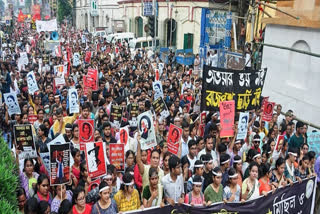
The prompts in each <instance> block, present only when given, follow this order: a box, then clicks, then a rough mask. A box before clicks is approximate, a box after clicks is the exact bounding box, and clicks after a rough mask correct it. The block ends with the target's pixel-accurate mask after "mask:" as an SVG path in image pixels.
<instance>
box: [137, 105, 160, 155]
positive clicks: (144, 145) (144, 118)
mask: <svg viewBox="0 0 320 214" xmlns="http://www.w3.org/2000/svg"><path fill="white" fill-rule="evenodd" d="M138 130H139V133H140V137H141V139H140V144H141V149H143V150H147V149H150V148H152V147H154V146H157V141H156V135H155V131H154V125H153V119H152V114H151V111H146V112H144V113H142V114H140V115H139V116H138Z"/></svg>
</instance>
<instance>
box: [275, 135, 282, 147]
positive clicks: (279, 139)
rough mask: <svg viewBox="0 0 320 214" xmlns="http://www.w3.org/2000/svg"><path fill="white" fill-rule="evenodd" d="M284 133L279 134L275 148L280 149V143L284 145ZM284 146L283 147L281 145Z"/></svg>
mask: <svg viewBox="0 0 320 214" xmlns="http://www.w3.org/2000/svg"><path fill="white" fill-rule="evenodd" d="M283 140H284V135H278V137H277V142H276V145H275V147H274V148H275V150H277V151H279V145H283ZM281 148H282V147H281Z"/></svg>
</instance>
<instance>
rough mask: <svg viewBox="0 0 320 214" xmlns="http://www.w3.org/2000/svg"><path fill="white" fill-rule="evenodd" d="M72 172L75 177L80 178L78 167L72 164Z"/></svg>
mask: <svg viewBox="0 0 320 214" xmlns="http://www.w3.org/2000/svg"><path fill="white" fill-rule="evenodd" d="M72 174H73V175H74V176H75V177H76V178H77V180H78V181H79V180H80V169H77V168H76V167H74V166H72Z"/></svg>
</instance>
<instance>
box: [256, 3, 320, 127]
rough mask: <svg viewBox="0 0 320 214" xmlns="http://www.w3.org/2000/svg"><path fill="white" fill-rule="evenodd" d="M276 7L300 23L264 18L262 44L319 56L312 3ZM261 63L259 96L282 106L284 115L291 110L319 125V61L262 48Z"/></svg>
mask: <svg viewBox="0 0 320 214" xmlns="http://www.w3.org/2000/svg"><path fill="white" fill-rule="evenodd" d="M277 7H278V8H280V9H282V10H284V11H286V12H287V13H289V14H292V15H294V16H298V17H300V19H299V20H295V19H293V18H291V17H289V16H286V15H284V14H282V13H279V12H277V13H276V16H275V17H273V18H265V19H264V20H263V22H264V23H265V24H266V25H267V27H266V30H265V40H264V43H266V44H272V45H278V46H283V47H288V48H292V49H296V50H301V51H306V52H309V53H320V45H319V38H320V6H319V4H317V2H316V1H314V0H295V1H292V2H290V4H284V3H282V2H278V3H277ZM262 63H263V64H262V65H263V66H265V67H267V68H268V72H267V76H266V80H265V85H264V89H263V95H264V96H270V98H269V100H272V101H274V102H276V103H280V104H282V107H283V111H284V112H286V111H287V110H289V109H291V110H293V111H294V114H295V115H296V116H297V117H298V118H301V119H303V120H305V121H308V122H311V123H314V124H316V125H319V118H320V100H319V99H317V98H318V97H319V89H320V87H319V82H320V72H319V67H320V60H319V58H317V57H314V56H312V55H310V54H301V53H298V52H295V51H289V50H285V49H279V48H273V47H268V46H265V47H264V48H263V58H262ZM311 130H312V129H310V130H309V131H311Z"/></svg>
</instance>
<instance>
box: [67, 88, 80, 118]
mask: <svg viewBox="0 0 320 214" xmlns="http://www.w3.org/2000/svg"><path fill="white" fill-rule="evenodd" d="M68 97H69V112H70V113H79V104H78V92H77V89H75V88H71V89H69V96H68Z"/></svg>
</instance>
